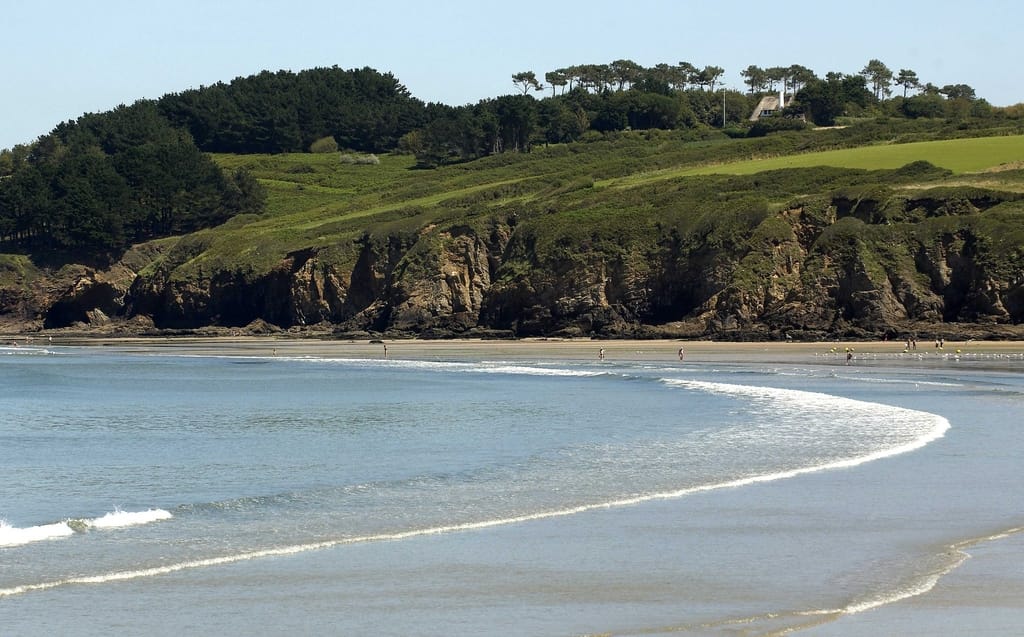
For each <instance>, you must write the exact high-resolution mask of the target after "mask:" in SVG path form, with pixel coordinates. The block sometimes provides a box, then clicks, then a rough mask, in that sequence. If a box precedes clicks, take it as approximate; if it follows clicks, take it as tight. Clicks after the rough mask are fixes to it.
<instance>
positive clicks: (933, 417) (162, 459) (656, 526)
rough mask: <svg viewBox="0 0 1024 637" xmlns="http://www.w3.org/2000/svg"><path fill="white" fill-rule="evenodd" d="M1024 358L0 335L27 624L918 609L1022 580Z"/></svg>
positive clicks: (4, 576) (847, 629) (734, 625)
mask: <svg viewBox="0 0 1024 637" xmlns="http://www.w3.org/2000/svg"><path fill="white" fill-rule="evenodd" d="M1022 372H1024V363H1022V362H1021V361H1020V360H1019V359H1018V360H1016V361H1014V360H1010V359H1007V360H1001V359H997V358H987V359H985V360H981V359H978V360H952V359H944V360H941V361H935V362H933V363H930V364H922V363H920V362H918V363H915V364H913V365H909V364H905V363H904V362H902V361H901V360H899V359H895V358H893V359H885V360H877V361H864V362H862V363H861V364H858V365H855V366H849V367H847V366H842V365H836V364H835V361H832V360H827V359H819V358H813V359H812V358H808V360H807V361H797V362H789V363H771V364H767V363H751V362H746V363H742V362H727V361H704V362H700V361H697V362H689V361H688V362H686V363H678V362H676V361H666V362H664V363H659V362H651V361H612V360H606V361H579V360H565V361H558V360H548V359H538V360H521V359H520V360H514V361H513V360H465V359H462V360H452V361H445V360H365V359H317V358H289V357H283V356H282V357H259V356H198V355H174V354H173V352H171V353H161V354H142V353H134V352H126V351H123V350H118V349H116V348H74V347H49V348H42V347H40V348H31V347H21V348H6V349H2V348H0V472H2V473H0V475H2V480H0V633H2V634H5V635H6V634H11V635H53V634H71V633H74V634H76V635H107V634H112V633H113V634H147V635H181V634H247V635H279V634H331V635H586V634H612V635H650V634H723V635H724V634H728V635H735V634H744V635H748V634H749V635H753V634H757V635H761V634H790V633H791V632H799V631H802V633H805V634H829V635H843V634H880V633H885V632H887V631H886V627H889V628H892V627H894V626H895V627H899V628H900V630H899V632H900V633H901V634H910V633H912V632H913V631H912V630H910V628H912V627H913V626H921V625H922V622H921V621H920V618H915V615H914V613H915V612H916V611H915V610H914V609H915V608H918V607H915V606H914V605H915V604H918V605H920V604H924V603H927V602H928V600H932V601H933V602H934V601H935V600H938V599H940V596H943V597H941V599H943V600H945V601H943V602H942V604H937V605H938V606H940V607H949V606H957V605H958V604H959V605H964V606H965V607H970V608H974V609H977V608H985V607H992V606H995V605H996V604H997V600H999V599H1000V596H1001V595H1002V596H1005V595H1006V587H1007V586H1013V585H1016V584H1017V583H1018V582H1019V574H1020V573H1021V572H1022V570H1024V569H1022V565H1024V555H1021V551H1020V546H1021V540H1022V537H1024V479H1022V477H1021V473H1020V469H1021V467H1022V466H1024V463H1022V460H1024V427H1022V425H1021V423H1022V422H1024V421H1022V418H1021V414H1022V413H1024V409H1022V408H1024V373H1022ZM986 553H993V554H995V555H997V556H998V559H988V560H979V561H977V562H976V565H978V566H979V567H980V566H983V567H984V568H983V570H982V572H981V573H980V574H972V578H973V579H972V580H971V581H972V582H974V585H972V586H960V587H955V586H952V585H950V582H956V581H957V580H956V579H955V578H956V577H957V573H958V571H960V572H962V573H973V572H972V571H969V569H968V564H969V562H971V560H972V559H974V555H984V554H986ZM971 566H974V565H971ZM1000 608H1001V609H1003V611H1002V612H1000V613H987V614H986V613H984V612H976V613H973V614H971V613H968V614H966V615H963V616H962V617H963V618H962V619H960V620H956V619H953V620H952V621H950V622H941V623H936V625H932V626H929V627H928V628H927V629H924V628H922V632H921V633H920V634H944V632H945V634H950V635H954V634H956V635H959V634H968V633H971V632H982V631H983V630H988V631H989V632H990V633H991V634H1013V633H1012V632H1005V633H1004V632H1003V631H1009V630H1010V627H1014V626H1016V627H1019V626H1020V622H1021V621H1022V619H1024V611H1022V609H1021V608H1019V607H1017V605H1015V604H1013V603H1009V604H1006V603H1004V604H1003V606H1001V607H1000ZM901 609H903V610H901ZM887 613H888V615H887ZM921 616H922V617H923V616H934V613H930V614H929V613H924V612H922V613H921ZM950 616H951V617H953V616H954V615H952V614H951V615H950ZM873 617H874V618H886V617H889V618H890V619H887V620H886V621H887V622H890V623H886V624H884V625H882V626H881V627H880V626H879V625H878V624H877V623H873V622H872V621H871V618H873ZM972 629H976V630H972ZM946 631H948V632H946Z"/></svg>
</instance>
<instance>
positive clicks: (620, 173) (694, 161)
mask: <svg viewBox="0 0 1024 637" xmlns="http://www.w3.org/2000/svg"><path fill="white" fill-rule="evenodd" d="M839 134H840V133H838V132H836V131H809V132H806V133H802V134H800V135H789V136H784V135H779V136H771V137H770V138H765V139H763V140H729V139H727V138H724V137H719V136H717V135H716V134H708V133H705V134H704V135H703V136H701V137H696V138H695V137H689V138H687V137H685V136H681V135H678V134H672V133H654V134H651V133H634V134H623V135H619V136H613V137H611V138H609V139H608V140H605V141H601V142H593V143H588V144H571V145H567V146H552V147H549V148H538V149H536V150H535V151H534V152H532V153H530V154H528V155H516V154H508V155H502V156H497V157H491V158H487V159H484V160H480V161H477V162H473V163H470V164H466V165H458V166H449V167H445V168H441V169H438V170H430V171H424V170H416V169H414V167H413V159H412V158H410V157H405V156H384V157H382V158H381V162H380V164H378V165H349V164H342V163H341V162H340V161H339V160H338V156H337V155H336V154H324V155H309V154H299V155H274V156H251V155H250V156H218V157H217V158H216V159H217V161H218V162H219V163H220V164H221V165H223V166H224V167H227V168H235V167H242V166H244V167H246V168H248V169H249V170H251V171H252V172H253V173H254V174H255V175H256V177H257V178H259V179H260V180H261V182H262V183H263V184H264V186H265V187H266V188H267V191H268V194H269V200H268V209H267V212H266V213H264V214H263V215H261V216H259V217H255V216H243V217H239V218H236V219H235V220H233V221H232V222H229V223H228V224H226V225H225V226H222V227H220V228H217V229H213V230H208V231H204V232H202V233H197V235H194V236H192V237H190V238H188V240H187V241H188V242H189V243H190V244H191V245H189V251H190V253H191V258H190V259H189V260H187V264H186V265H185V266H184V267H183V268H181V269H182V270H183V272H182V275H184V276H188V275H189V274H195V270H197V269H198V270H201V271H206V272H209V271H211V270H214V269H229V270H236V271H248V272H255V273H259V272H265V271H267V270H268V269H269V268H271V267H273V266H274V264H276V263H277V262H279V261H280V259H281V258H283V257H284V255H286V254H287V253H288V252H291V251H293V250H298V249H303V248H310V247H311V248H316V249H319V250H334V251H336V252H339V251H340V252H342V253H343V252H345V250H347V249H349V248H347V247H346V246H351V245H352V242H353V240H355V239H357V238H358V237H359V236H361V235H363V234H364V233H367V232H369V233H371V234H382V233H394V232H398V233H402V232H406V233H414V232H418V231H419V230H421V229H422V228H424V227H427V226H430V225H431V224H443V223H470V224H472V223H473V221H474V219H479V218H482V217H484V216H486V215H489V214H492V213H495V212H503V213H508V212H515V213H516V214H518V215H521V218H536V219H538V220H539V219H541V218H542V219H543V223H544V224H546V226H548V227H551V228H554V229H559V230H560V231H561V232H564V233H566V234H567V235H568V236H575V237H580V236H582V235H583V234H585V230H586V227H587V226H588V224H593V223H597V224H600V225H604V226H605V231H606V233H614V232H619V231H621V232H626V233H629V232H632V231H635V230H636V227H637V226H638V225H644V224H649V223H651V218H652V214H653V215H654V216H655V217H659V218H667V219H675V220H676V221H679V220H680V219H681V218H682V217H683V216H688V217H690V220H689V221H686V222H685V223H686V224H688V225H693V224H696V223H699V219H700V216H701V215H702V214H711V213H713V212H714V211H715V210H716V209H720V208H721V207H722V206H723V204H727V206H728V207H732V208H739V209H740V210H742V209H744V208H745V204H742V203H737V202H743V201H746V200H758V201H762V202H763V201H767V202H768V203H769V204H770V205H771V206H773V207H774V206H781V205H785V204H786V202H788V201H790V200H792V199H793V197H795V196H798V195H799V194H814V193H817V192H819V191H821V189H830V188H833V187H835V185H836V184H835V183H834V182H835V179H834V178H833V176H832V173H828V175H827V178H823V179H822V180H821V181H820V183H819V182H818V181H815V179H816V177H815V176H814V175H815V174H816V173H818V172H821V171H812V173H800V176H799V177H798V178H796V177H793V175H794V174H797V173H793V172H792V171H790V172H786V171H783V172H782V173H779V174H785V175H788V176H787V178H786V179H784V180H782V181H786V182H787V185H786V186H785V187H782V186H779V187H774V186H773V183H772V179H756V178H755V179H754V180H753V181H751V178H750V177H746V178H742V177H736V175H739V176H744V175H746V176H749V175H755V176H756V175H757V174H759V173H762V172H764V171H769V170H778V169H783V168H793V167H801V166H802V167H814V166H839V167H844V168H851V169H879V168H895V167H898V166H902V165H905V164H907V163H910V162H913V161H918V160H924V161H928V162H930V163H932V164H935V165H937V166H943V167H947V168H949V169H951V170H952V171H953V172H954V173H956V175H955V176H954V177H953V178H946V179H944V180H943V181H935V177H934V175H932V176H930V177H928V178H927V179H926V180H925V181H924V182H923V183H921V184H917V185H921V186H929V185H939V184H953V183H977V184H979V185H985V186H987V187H999V188H1000V189H1003V190H1015V191H1024V181H1022V180H1021V178H1020V171H1014V170H1008V171H1005V172H986V171H991V169H995V168H998V167H1000V166H1005V165H1007V164H1010V163H1012V162H1015V161H1020V159H1022V158H1024V136H1021V135H1015V136H1001V137H985V138H969V139H954V140H941V141H927V142H918V143H904V144H872V145H868V146H863V147H858V148H845V149H839V150H827V151H822V152H815V148H834V147H835V146H837V145H840V142H841V138H840V137H839ZM773 138H774V139H773ZM837 140H839V141H837ZM793 153H796V154H793ZM751 157H763V158H758V159H750V158H751ZM723 158H724V160H723ZM730 160H733V161H730ZM826 172H827V171H826ZM847 172H849V173H850V174H851V175H854V173H855V172H856V171H853V172H851V171H847ZM823 174H824V173H823ZM837 174H838V173H837ZM843 178H846V177H843ZM859 178H860V179H863V178H864V177H863V176H861V177H859ZM850 179H855V177H850ZM787 180H788V181H787ZM840 181H841V179H840ZM839 185H842V183H840V184H839ZM682 200H685V202H686V204H685V206H684V205H683V204H681V203H679V202H680V201H682ZM729 202H732V203H729ZM747 207H749V206H747ZM754 207H757V206H754ZM683 208H685V210H683ZM339 258H340V260H341V261H344V260H345V256H344V254H342V255H341V256H340V257H339ZM189 271H191V272H189Z"/></svg>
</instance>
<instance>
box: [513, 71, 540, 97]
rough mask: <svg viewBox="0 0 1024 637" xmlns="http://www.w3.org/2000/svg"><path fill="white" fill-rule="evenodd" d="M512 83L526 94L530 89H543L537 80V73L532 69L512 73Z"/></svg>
mask: <svg viewBox="0 0 1024 637" xmlns="http://www.w3.org/2000/svg"><path fill="white" fill-rule="evenodd" d="M512 83H513V84H515V85H516V87H517V88H518V89H519V90H520V91H522V92H523V95H526V94H527V93H529V92H530V90H531V89H532V90H534V91H543V90H544V87H543V86H541V83H540V82H538V81H537V74H536V73H534V72H533V71H522V72H520V73H515V74H513V75H512Z"/></svg>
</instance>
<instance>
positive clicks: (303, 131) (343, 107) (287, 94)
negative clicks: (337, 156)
mask: <svg viewBox="0 0 1024 637" xmlns="http://www.w3.org/2000/svg"><path fill="white" fill-rule="evenodd" d="M157 106H158V108H159V109H160V112H161V113H162V114H163V115H164V116H165V117H167V119H168V120H169V121H170V122H171V123H172V124H173V125H175V126H178V127H181V128H185V129H186V130H188V131H189V132H190V133H191V134H192V138H193V139H194V140H195V143H196V145H197V146H199V148H200V149H202V150H204V151H207V152H216V153H284V152H303V151H305V150H307V149H308V148H309V146H310V144H312V143H313V142H314V141H316V140H318V139H321V138H324V137H334V139H336V140H337V142H338V144H339V145H340V146H341V147H342V148H347V149H351V150H358V151H366V152H383V151H388V150H391V149H393V148H394V147H395V144H396V143H397V142H398V139H399V138H400V137H401V136H402V135H404V134H405V133H407V132H409V131H411V130H414V129H416V128H419V127H421V126H423V125H424V124H425V123H426V121H427V120H426V117H427V111H426V109H425V106H424V104H423V103H422V102H421V101H419V100H417V99H415V98H413V97H412V96H411V95H409V91H408V89H406V88H405V87H404V86H402V84H400V83H399V82H398V80H396V79H395V78H394V76H392V75H391V74H390V73H379V72H377V71H375V70H373V69H370V68H362V69H352V70H343V69H339V68H338V67H332V68H315V69H310V70H307V71H302V72H299V73H293V72H291V71H278V72H276V73H271V72H270V71H264V72H262V73H259V74H258V75H252V76H249V77H242V78H237V79H235V80H233V81H232V82H230V83H228V84H224V83H218V84H215V85H213V86H207V87H201V88H198V89H193V90H189V91H184V92H181V93H174V94H170V95H165V96H164V97H162V98H160V100H159V101H158V102H157Z"/></svg>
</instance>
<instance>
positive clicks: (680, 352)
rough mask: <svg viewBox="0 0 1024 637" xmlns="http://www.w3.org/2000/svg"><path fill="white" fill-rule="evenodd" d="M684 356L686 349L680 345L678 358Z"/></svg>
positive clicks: (680, 358)
mask: <svg viewBox="0 0 1024 637" xmlns="http://www.w3.org/2000/svg"><path fill="white" fill-rule="evenodd" d="M684 358H686V350H685V349H683V348H682V347H680V348H679V360H683V359H684Z"/></svg>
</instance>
